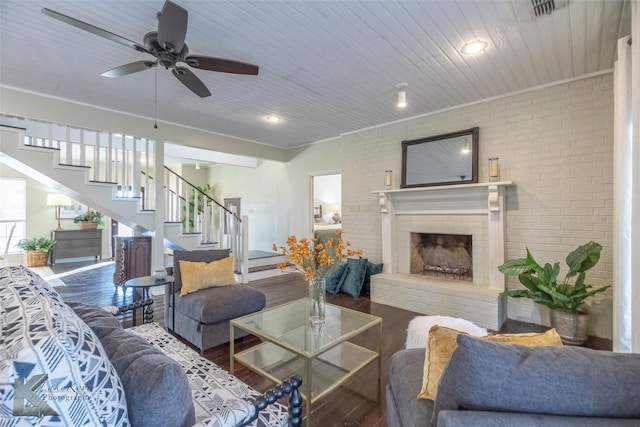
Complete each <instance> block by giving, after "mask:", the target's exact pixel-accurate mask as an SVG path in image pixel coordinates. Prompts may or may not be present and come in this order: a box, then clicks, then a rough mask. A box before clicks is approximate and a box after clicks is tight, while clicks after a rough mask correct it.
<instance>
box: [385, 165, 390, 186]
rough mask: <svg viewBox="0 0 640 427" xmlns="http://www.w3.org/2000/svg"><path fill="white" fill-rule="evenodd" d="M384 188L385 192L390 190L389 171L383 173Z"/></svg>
mask: <svg viewBox="0 0 640 427" xmlns="http://www.w3.org/2000/svg"><path fill="white" fill-rule="evenodd" d="M384 188H385V189H387V190H388V189H390V188H391V170H389V169H387V170H386V171H385V176H384Z"/></svg>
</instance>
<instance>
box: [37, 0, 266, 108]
mask: <svg viewBox="0 0 640 427" xmlns="http://www.w3.org/2000/svg"><path fill="white" fill-rule="evenodd" d="M42 13H44V14H45V15H47V16H50V17H52V18H55V19H57V20H59V21H62V22H64V23H67V24H69V25H73V26H74V27H77V28H80V29H82V30H85V31H88V32H90V33H93V34H95V35H98V36H100V37H104V38H105V39H108V40H111V41H114V42H116V43H120V44H122V45H124V46H127V47H130V48H133V49H135V50H137V51H138V52H144V53H148V54H150V55H152V56H154V57H155V60H142V61H136V62H131V63H129V64H125V65H121V66H119V67H116V68H113V69H111V70H109V71H105V72H104V73H102V75H103V76H105V77H120V76H125V75H127V74H132V73H137V72H139V71H144V70H146V69H149V68H153V67H155V66H157V65H158V64H160V65H162V66H163V67H164V68H166V69H167V70H168V69H171V72H172V73H173V75H174V76H176V78H177V79H178V80H180V82H182V84H184V85H185V86H186V87H187V88H189V89H190V90H191V91H192V92H193V93H195V94H196V95H198V96H199V97H201V98H204V97H207V96H210V95H211V92H209V89H207V87H206V86H205V85H204V83H202V81H201V80H200V79H199V78H198V77H197V76H196V75H195V74H194V73H193V72H192V71H191V70H189V69H188V68H186V67H182V66H180V65H178V64H179V63H182V62H184V63H186V64H187V65H188V66H190V67H192V68H198V69H201V70H208V71H218V72H222V73H233V74H250V75H254V76H255V75H257V74H258V66H257V65H253V64H248V63H246V62H240V61H234V60H231V59H224V58H215V57H211V56H202V55H189V49H188V48H187V45H186V44H185V42H184V39H185V36H186V34H187V21H188V12H187V10H186V9H185V8H183V7H182V6H179V5H177V4H175V3H173V2H172V1H169V0H166V2H165V3H164V6H163V7H162V10H161V11H160V12H158V15H157V16H158V31H151V32H149V33H147V34H145V35H144V37H143V39H142V44H139V43H136V42H133V41H131V40H129V39H126V38H124V37H122V36H119V35H117V34H114V33H112V32H110V31H107V30H103V29H102V28H98V27H96V26H94V25H91V24H88V23H86V22H83V21H80V20H78V19H75V18H72V17H70V16H67V15H63V14H62V13H59V12H56V11H53V10H51V9H47V8H43V9H42Z"/></svg>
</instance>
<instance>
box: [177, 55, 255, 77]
mask: <svg viewBox="0 0 640 427" xmlns="http://www.w3.org/2000/svg"><path fill="white" fill-rule="evenodd" d="M185 62H186V63H187V64H189V65H190V66H192V67H193V68H199V69H201V70H209V71H219V72H221V73H233V74H250V75H253V76H257V75H258V66H257V65H254V64H249V63H247V62H240V61H233V60H231V59H224V58H214V57H212V56H201V55H189V56H187V57H186V58H185Z"/></svg>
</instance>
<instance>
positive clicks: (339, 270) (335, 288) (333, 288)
mask: <svg viewBox="0 0 640 427" xmlns="http://www.w3.org/2000/svg"><path fill="white" fill-rule="evenodd" d="M346 271H347V263H346V262H341V263H340V265H338V267H336V269H335V270H333V271H332V272H331V273H329V274H327V277H325V285H326V287H327V292H328V293H330V294H331V295H335V294H337V293H338V292H340V287H341V286H342V280H343V279H342V276H343V275H344V273H346Z"/></svg>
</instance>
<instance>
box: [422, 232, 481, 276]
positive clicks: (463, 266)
mask: <svg viewBox="0 0 640 427" xmlns="http://www.w3.org/2000/svg"><path fill="white" fill-rule="evenodd" d="M472 242H473V239H472V236H471V235H463V234H435V233H411V265H410V272H411V274H420V275H424V276H432V277H438V278H442V279H450V280H459V281H469V282H472V281H473V248H472Z"/></svg>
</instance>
